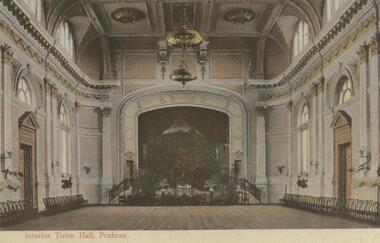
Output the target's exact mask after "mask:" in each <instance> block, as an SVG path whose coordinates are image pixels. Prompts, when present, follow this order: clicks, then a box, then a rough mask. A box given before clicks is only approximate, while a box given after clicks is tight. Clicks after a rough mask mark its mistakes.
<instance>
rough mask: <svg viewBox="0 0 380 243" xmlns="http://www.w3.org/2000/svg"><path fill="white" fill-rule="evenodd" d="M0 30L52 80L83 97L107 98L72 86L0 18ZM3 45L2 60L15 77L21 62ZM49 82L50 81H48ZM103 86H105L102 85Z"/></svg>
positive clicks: (105, 95)
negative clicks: (10, 68)
mask: <svg viewBox="0 0 380 243" xmlns="http://www.w3.org/2000/svg"><path fill="white" fill-rule="evenodd" d="M0 32H5V33H7V34H9V36H10V38H11V39H12V40H13V41H14V44H16V45H17V46H18V47H19V48H20V49H21V50H22V51H24V53H25V54H27V55H28V56H29V57H30V58H31V59H32V60H33V61H35V63H37V64H38V65H39V66H40V67H41V68H42V69H46V70H47V73H48V74H49V75H51V77H53V78H54V80H56V81H58V82H59V83H61V84H62V85H63V86H64V87H65V88H66V89H68V90H70V91H71V92H73V93H75V94H78V95H80V96H82V97H84V98H93V99H97V100H104V99H109V95H108V94H99V93H90V92H83V91H80V90H79V89H77V87H78V86H74V85H73V84H72V83H71V82H70V81H68V80H67V79H65V78H64V77H63V76H62V75H61V74H60V73H59V72H58V70H57V68H55V67H54V65H52V64H50V63H46V62H45V60H44V58H43V57H42V56H40V55H39V54H38V53H37V52H36V51H34V50H33V48H32V47H31V46H29V45H28V44H27V43H26V42H25V41H24V40H23V39H22V38H21V37H20V36H18V35H17V34H16V33H15V32H14V31H13V30H12V29H11V27H10V26H9V25H7V24H5V23H4V22H3V21H1V20H0ZM1 45H2V46H3V49H4V48H5V47H6V49H7V50H6V51H5V52H3V54H4V55H3V61H4V62H6V63H8V64H9V65H11V66H12V76H13V78H16V74H17V73H18V70H19V69H20V68H21V64H20V62H19V61H17V60H16V59H15V58H14V57H13V53H12V51H11V49H10V45H8V44H6V43H2V44H1ZM4 50H5V49H4ZM49 82H50V83H51V82H52V81H49ZM104 88H105V87H104Z"/></svg>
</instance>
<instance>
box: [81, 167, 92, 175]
mask: <svg viewBox="0 0 380 243" xmlns="http://www.w3.org/2000/svg"><path fill="white" fill-rule="evenodd" d="M83 169H84V171H85V172H86V175H88V174H90V171H91V166H83Z"/></svg>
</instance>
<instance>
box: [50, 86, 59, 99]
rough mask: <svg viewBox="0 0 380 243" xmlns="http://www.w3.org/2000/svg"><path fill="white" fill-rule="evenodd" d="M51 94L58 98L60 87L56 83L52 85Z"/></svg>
mask: <svg viewBox="0 0 380 243" xmlns="http://www.w3.org/2000/svg"><path fill="white" fill-rule="evenodd" d="M50 95H51V97H53V98H57V99H58V97H59V92H58V89H57V87H56V86H55V85H50Z"/></svg>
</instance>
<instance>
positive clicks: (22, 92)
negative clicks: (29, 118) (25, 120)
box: [17, 78, 33, 106]
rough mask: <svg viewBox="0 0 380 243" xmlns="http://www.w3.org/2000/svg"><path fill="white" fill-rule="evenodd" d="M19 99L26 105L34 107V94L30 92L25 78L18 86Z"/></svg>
mask: <svg viewBox="0 0 380 243" xmlns="http://www.w3.org/2000/svg"><path fill="white" fill-rule="evenodd" d="M17 97H18V98H19V99H20V100H21V101H22V102H24V103H25V104H27V105H29V106H33V103H32V92H31V91H30V88H29V85H28V83H27V82H26V80H25V79H23V78H21V79H20V80H19V81H18V84H17Z"/></svg>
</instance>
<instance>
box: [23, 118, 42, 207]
mask: <svg viewBox="0 0 380 243" xmlns="http://www.w3.org/2000/svg"><path fill="white" fill-rule="evenodd" d="M38 128H39V125H38V123H37V118H36V116H35V115H34V114H33V113H32V112H26V113H24V114H23V115H22V116H21V117H20V119H19V153H18V158H19V163H18V169H19V171H20V172H22V173H23V177H22V178H21V181H20V198H21V199H22V200H25V201H28V202H31V203H32V206H33V208H38V196H37V191H38V182H37V163H36V162H37V160H36V133H37V129H38Z"/></svg>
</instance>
